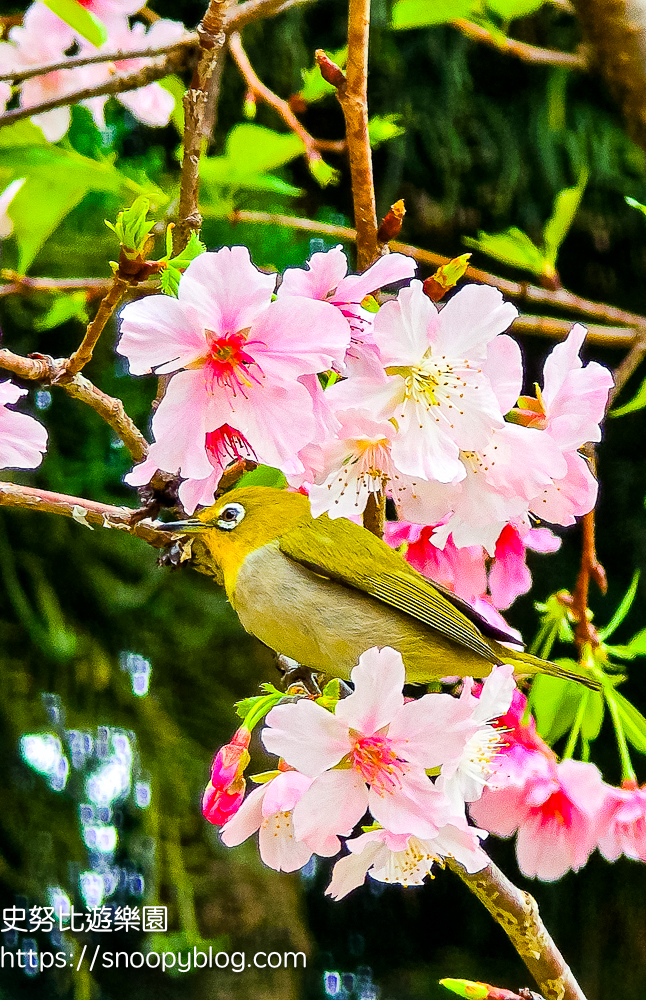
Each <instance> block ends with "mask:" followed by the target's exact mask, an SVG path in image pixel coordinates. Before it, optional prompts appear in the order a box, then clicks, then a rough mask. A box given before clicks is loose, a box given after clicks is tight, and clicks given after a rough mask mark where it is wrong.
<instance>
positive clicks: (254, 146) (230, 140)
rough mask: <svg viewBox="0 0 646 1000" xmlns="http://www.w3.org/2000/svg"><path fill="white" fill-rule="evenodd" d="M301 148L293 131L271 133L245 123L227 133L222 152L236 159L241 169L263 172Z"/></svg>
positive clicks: (228, 157) (281, 164) (285, 160)
mask: <svg viewBox="0 0 646 1000" xmlns="http://www.w3.org/2000/svg"><path fill="white" fill-rule="evenodd" d="M303 148H304V147H303V143H302V141H301V140H300V139H299V138H298V136H297V135H294V134H293V132H274V131H272V129H270V128H264V127H263V126H262V125H252V124H251V123H250V122H249V123H245V124H243V125H236V126H235V127H234V128H233V129H232V130H231V132H229V135H228V136H227V140H226V144H225V147H224V152H225V157H226V159H228V160H232V161H234V162H238V163H239V164H240V168H241V169H243V170H244V171H245V172H247V173H255V172H261V173H264V171H265V170H275V169H276V167H282V166H283V165H284V164H285V163H289V162H290V160H294V159H296V157H297V156H301V155H302V153H303ZM217 159H219V157H218V158H217Z"/></svg>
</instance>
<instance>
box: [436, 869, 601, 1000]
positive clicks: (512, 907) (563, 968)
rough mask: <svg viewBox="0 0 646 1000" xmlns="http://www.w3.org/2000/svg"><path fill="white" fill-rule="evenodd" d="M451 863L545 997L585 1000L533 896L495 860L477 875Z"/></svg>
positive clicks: (560, 999) (548, 999)
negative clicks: (515, 952) (508, 941)
mask: <svg viewBox="0 0 646 1000" xmlns="http://www.w3.org/2000/svg"><path fill="white" fill-rule="evenodd" d="M447 865H448V867H449V868H450V869H451V871H453V872H455V873H456V875H459V876H460V878H461V879H462V881H463V882H464V883H465V885H466V886H467V887H468V888H469V889H470V890H471V892H472V893H473V894H474V896H477V897H478V899H479V900H480V902H481V903H482V904H483V906H484V907H485V908H486V909H487V910H488V911H489V913H490V914H491V916H492V917H493V918H494V920H495V921H496V923H498V924H500V926H501V927H502V929H503V930H504V932H505V934H506V935H507V937H508V938H509V940H510V941H511V943H512V945H513V946H514V948H515V949H516V951H517V952H518V954H519V955H520V957H521V958H522V960H523V962H524V963H525V965H526V966H527V968H528V970H529V972H530V973H531V975H532V976H533V977H534V979H535V980H536V983H537V984H538V987H539V989H540V990H541V992H542V993H543V995H544V997H545V1000H585V996H584V994H583V991H582V990H581V987H580V986H579V984H578V983H577V981H576V979H575V978H574V976H573V975H572V972H571V970H570V968H569V966H568V965H567V963H566V961H565V959H564V958H563V956H562V955H561V953H560V951H559V950H558V948H557V947H556V944H555V943H554V941H553V940H552V938H551V937H550V934H549V932H548V930H547V928H546V927H545V924H544V923H543V921H542V920H541V917H540V914H539V912H538V906H537V905H536V900H535V899H534V898H533V896H530V894H529V893H528V892H523V891H522V890H521V889H518V888H517V887H516V886H515V885H514V884H513V882H510V880H509V879H508V878H507V876H506V875H505V874H504V873H503V872H502V871H501V870H500V868H498V867H497V865H495V864H494V863H493V861H491V862H490V863H489V864H488V865H487V867H486V868H485V869H484V870H483V871H481V872H476V874H475V875H469V874H468V873H467V872H466V871H465V870H464V868H463V867H462V865H459V864H458V863H457V862H456V861H453V860H448V859H447Z"/></svg>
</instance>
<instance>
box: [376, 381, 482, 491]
mask: <svg viewBox="0 0 646 1000" xmlns="http://www.w3.org/2000/svg"><path fill="white" fill-rule="evenodd" d="M395 417H396V419H397V423H398V424H399V434H398V435H397V437H396V438H395V440H394V441H393V444H392V455H393V461H394V462H395V465H396V466H397V468H398V469H399V470H400V471H401V472H403V473H404V474H405V475H407V476H420V477H421V478H422V479H428V480H432V479H437V480H438V481H439V482H440V483H454V482H458V481H459V480H460V479H463V478H464V476H465V474H466V473H465V468H464V466H463V464H462V462H461V461H460V449H459V447H458V445H457V444H456V442H455V441H454V440H453V438H452V437H450V436H449V434H447V432H446V431H445V429H444V426H443V425H442V424H433V423H432V422H431V421H432V420H433V417H432V416H429V412H428V410H427V408H426V406H424V405H423V404H422V403H416V402H415V401H414V400H412V399H410V400H407V401H406V403H405V404H404V407H403V408H402V410H401V411H400V410H398V411H397V412H396V413H395Z"/></svg>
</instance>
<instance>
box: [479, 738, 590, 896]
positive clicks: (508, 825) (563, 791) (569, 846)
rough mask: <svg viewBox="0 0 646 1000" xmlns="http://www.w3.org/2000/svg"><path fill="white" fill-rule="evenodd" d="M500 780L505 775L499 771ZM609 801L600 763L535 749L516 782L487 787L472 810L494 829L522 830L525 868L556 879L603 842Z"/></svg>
mask: <svg viewBox="0 0 646 1000" xmlns="http://www.w3.org/2000/svg"><path fill="white" fill-rule="evenodd" d="M521 775H522V779H524V780H522V783H519V779H520V778H521ZM494 780H495V781H497V782H502V781H504V780H505V779H504V778H503V777H502V773H501V772H498V774H497V776H496V779H494ZM603 802H604V785H603V780H602V778H601V775H600V773H599V770H598V769H597V768H596V767H595V765H594V764H588V763H584V762H582V761H579V760H569V759H568V760H564V761H562V762H561V763H560V764H555V763H554V761H553V760H550V759H549V758H548V757H546V756H545V755H544V754H541V753H537V752H531V751H530V752H528V753H527V752H526V754H525V759H524V761H523V767H522V771H521V772H520V774H519V775H518V778H517V781H516V783H511V782H510V783H508V784H506V785H502V786H501V787H500V788H495V787H494V788H493V789H486V790H485V791H484V793H483V795H482V798H481V799H480V800H479V801H478V802H473V803H472V804H471V806H470V807H469V808H470V812H471V816H472V817H473V819H474V820H475V822H476V823H477V824H478V825H479V826H482V827H483V828H484V829H485V830H489V831H490V832H491V833H496V834H498V835H499V836H501V837H509V836H511V834H512V833H514V831H518V833H517V838H516V857H517V860H518V867H519V868H520V870H521V872H522V873H523V874H524V875H526V876H527V877H528V878H539V879H542V880H543V881H545V882H553V881H555V880H556V879H559V878H561V877H562V876H563V875H565V873H566V872H567V871H570V870H574V871H577V870H578V869H579V868H582V867H583V865H585V863H586V862H587V860H588V858H589V857H590V854H591V853H592V851H593V850H594V848H595V846H596V845H597V842H598V840H599V832H600V825H601V810H602V806H603Z"/></svg>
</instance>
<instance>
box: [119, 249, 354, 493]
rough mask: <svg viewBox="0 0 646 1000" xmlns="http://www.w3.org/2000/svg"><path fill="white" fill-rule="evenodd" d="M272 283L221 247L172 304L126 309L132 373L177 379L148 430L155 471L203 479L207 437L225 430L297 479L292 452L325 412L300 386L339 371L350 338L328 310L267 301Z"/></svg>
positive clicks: (243, 254)
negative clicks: (153, 446)
mask: <svg viewBox="0 0 646 1000" xmlns="http://www.w3.org/2000/svg"><path fill="white" fill-rule="evenodd" d="M275 282H276V276H275V275H268V274H263V273H262V272H260V271H258V270H257V269H256V268H255V267H254V266H253V264H252V263H251V259H250V257H249V251H248V250H247V248H246V247H242V246H238V247H230V248H229V247H224V248H223V249H222V250H219V251H218V252H217V253H205V254H202V255H201V256H200V257H197V258H196V259H195V260H194V261H192V263H191V264H190V265H189V266H188V268H187V269H186V271H185V273H184V274H183V276H182V279H181V281H180V284H179V297H178V298H177V299H173V298H170V297H167V296H147V297H146V298H143V299H140V300H139V301H138V302H132V303H129V304H128V305H126V307H125V308H124V309H123V311H122V324H121V340H120V342H119V345H118V347H117V350H118V351H119V353H120V354H123V355H125V356H126V357H127V358H128V360H129V362H130V370H131V372H132V373H133V374H135V375H143V374H146V373H148V372H151V371H153V370H154V371H156V372H157V373H158V374H166V373H168V374H170V373H173V377H172V378H171V380H170V382H169V384H168V386H167V389H166V394H165V396H164V398H163V400H162V401H161V403H160V405H159V407H158V409H157V411H156V412H155V415H154V417H153V421H152V429H153V433H154V435H155V440H156V443H157V445H158V447H157V449H156V456H157V462H158V463H159V467H160V468H162V469H165V470H166V471H171V472H174V471H177V470H179V471H180V472H181V474H182V476H183V477H184V478H186V479H196V480H204V479H207V478H208V477H210V476H211V475H212V470H213V465H212V462H211V461H210V460H209V457H208V454H207V450H206V446H205V442H206V435H207V434H208V433H209V432H211V431H215V430H217V429H218V428H220V427H222V426H224V425H225V424H228V425H229V426H231V427H235V428H236V429H237V431H238V432H239V433H240V434H241V435H242V436H244V438H245V439H246V441H247V442H249V444H250V446H251V447H252V448H253V450H254V451H255V452H256V453H257V454H258V455H259V456H262V458H263V459H264V461H265V462H266V463H267V464H270V465H273V466H276V467H277V468H281V469H283V471H284V472H286V473H299V472H301V471H302V470H303V465H302V462H301V461H300V460H299V459H298V457H297V453H298V451H299V450H300V449H301V448H303V447H304V446H305V445H306V444H309V443H310V442H311V441H313V440H315V438H316V435H317V432H319V433H320V427H321V419H320V413H319V412H318V411H317V407H320V406H321V405H322V404H321V401H320V400H315V399H314V397H313V394H312V390H311V387H308V386H307V385H303V384H302V383H301V382H300V381H299V379H300V377H301V376H303V375H313V374H315V373H316V372H320V371H325V370H327V369H328V368H329V367H330V366H331V365H332V364H334V363H335V362H336V363H338V362H339V361H340V360H341V359H342V358H343V355H344V354H345V350H346V347H347V344H348V340H349V329H348V326H347V323H346V322H345V320H344V319H343V317H342V316H341V314H340V313H339V312H338V310H337V309H335V308H334V307H333V306H331V305H329V304H328V303H325V302H317V301H311V300H308V299H293V298H285V299H283V300H281V301H275V302H272V301H271V297H272V292H273V289H274V286H275Z"/></svg>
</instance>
